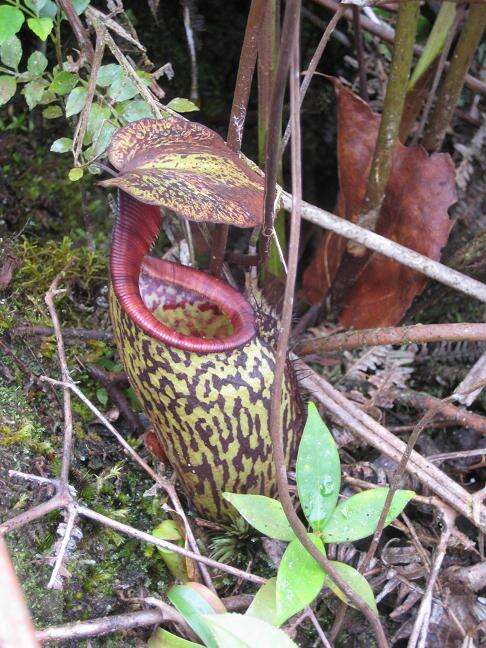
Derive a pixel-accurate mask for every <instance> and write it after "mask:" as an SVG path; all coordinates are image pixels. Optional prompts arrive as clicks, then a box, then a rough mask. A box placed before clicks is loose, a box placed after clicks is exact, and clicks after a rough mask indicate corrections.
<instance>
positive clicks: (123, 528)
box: [76, 504, 266, 585]
mask: <svg viewBox="0 0 486 648" xmlns="http://www.w3.org/2000/svg"><path fill="white" fill-rule="evenodd" d="M76 510H77V512H78V514H79V515H82V516H83V517H86V518H89V519H90V520H94V521H95V522H99V523H100V524H103V525H104V526H107V527H110V528H112V529H115V531H120V533H124V534H125V535H128V536H130V537H131V538H136V539H137V540H141V541H143V542H148V543H149V544H153V545H156V546H157V547H161V548H162V549H169V550H170V551H173V552H175V553H177V554H180V555H181V556H185V557H186V558H191V559H192V560H195V561H197V562H202V563H204V564H205V565H207V566H208V567H212V568H213V569H220V570H221V571H224V572H226V573H227V574H231V575H232V576H235V577H236V578H241V579H243V580H245V581H248V582H250V583H257V584H259V585H261V584H263V583H265V582H266V579H265V578H262V577H261V576H256V575H255V574H250V573H249V572H246V571H243V570H241V569H237V568H236V567H232V566H231V565H225V564H224V563H220V562H218V561H217V560H213V559H212V558H208V557H207V556H201V555H200V554H197V553H194V551H189V549H185V548H184V547H179V545H176V544H174V543H172V542H168V541H166V540H161V539H160V538H156V537H155V536H153V535H151V534H150V533H145V531H139V530H138V529H135V528H134V527H132V526H129V525H128V524H123V522H119V521H118V520H113V519H112V518H109V517H107V516H106V515H102V514H101V513H97V512H96V511H92V510H91V509H89V508H87V507H85V506H82V505H79V504H78V505H77V506H76Z"/></svg>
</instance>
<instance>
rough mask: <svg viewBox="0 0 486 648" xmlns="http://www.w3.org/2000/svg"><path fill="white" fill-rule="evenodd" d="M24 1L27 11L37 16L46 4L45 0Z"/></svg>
mask: <svg viewBox="0 0 486 648" xmlns="http://www.w3.org/2000/svg"><path fill="white" fill-rule="evenodd" d="M24 1H25V4H26V6H27V7H28V8H29V9H32V11H34V12H35V13H36V14H37V15H39V12H40V11H41V9H42V8H43V6H44V5H45V4H46V2H47V0H24Z"/></svg>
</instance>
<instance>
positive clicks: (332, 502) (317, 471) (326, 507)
mask: <svg viewBox="0 0 486 648" xmlns="http://www.w3.org/2000/svg"><path fill="white" fill-rule="evenodd" d="M296 472H297V489H298V491H299V498H300V503H301V504H302V510H303V511H304V514H305V516H306V518H307V519H308V520H309V522H310V524H311V526H312V528H313V529H314V531H321V530H322V529H323V528H324V524H325V522H326V520H327V519H328V518H329V516H330V515H331V513H332V511H333V510H334V509H335V508H336V503H337V501H338V497H339V489H340V487H341V464H340V461H339V453H338V450H337V447H336V443H335V442H334V439H333V438H332V435H331V433H330V432H329V430H328V429H327V426H326V424H325V423H324V421H323V420H322V419H321V417H320V415H319V412H318V411H317V407H316V406H315V405H314V403H309V406H308V410H307V421H306V423H305V427H304V432H303V434H302V439H301V441H300V446H299V453H298V455H297V468H296Z"/></svg>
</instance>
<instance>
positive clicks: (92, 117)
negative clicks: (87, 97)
mask: <svg viewBox="0 0 486 648" xmlns="http://www.w3.org/2000/svg"><path fill="white" fill-rule="evenodd" d="M109 116H110V109H109V108H108V107H107V106H102V105H101V104H99V103H94V104H93V105H92V106H91V110H90V111H89V117H88V124H87V126H86V132H87V133H88V134H89V135H96V133H99V132H100V130H101V127H102V126H103V124H104V123H105V122H106V121H107V120H108V118H109Z"/></svg>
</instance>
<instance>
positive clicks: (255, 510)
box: [223, 493, 295, 541]
mask: <svg viewBox="0 0 486 648" xmlns="http://www.w3.org/2000/svg"><path fill="white" fill-rule="evenodd" d="M223 497H224V499H225V500H226V501H227V502H230V504H233V506H234V507H235V509H236V510H237V511H238V513H240V515H242V516H243V517H244V518H245V520H246V521H247V522H248V523H249V524H251V526H252V527H255V529H257V531H260V533H264V534H265V535H266V536H268V537H269V538H275V539H276V540H287V541H289V540H293V539H294V538H295V533H294V532H293V531H292V527H291V526H290V524H289V522H288V520H287V517H286V516H285V513H284V510H283V508H282V504H280V502H279V501H278V500H275V499H272V498H271V497H265V495H237V494H236V493H223Z"/></svg>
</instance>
